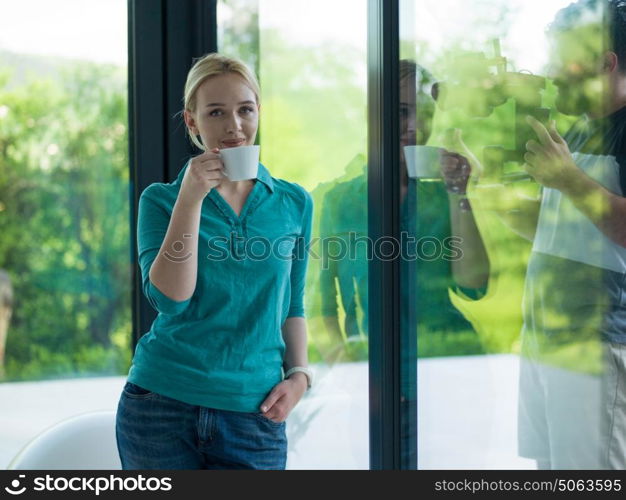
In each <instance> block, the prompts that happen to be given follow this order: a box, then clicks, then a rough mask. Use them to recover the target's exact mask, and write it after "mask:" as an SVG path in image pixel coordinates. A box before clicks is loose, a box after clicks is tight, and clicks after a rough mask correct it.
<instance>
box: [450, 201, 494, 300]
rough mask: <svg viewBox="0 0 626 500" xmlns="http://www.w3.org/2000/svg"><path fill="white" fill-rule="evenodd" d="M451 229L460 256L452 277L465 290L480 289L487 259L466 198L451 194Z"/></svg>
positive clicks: (483, 280) (487, 262)
mask: <svg viewBox="0 0 626 500" xmlns="http://www.w3.org/2000/svg"><path fill="white" fill-rule="evenodd" d="M449 205H450V229H451V232H452V236H456V237H458V238H459V239H460V249H461V251H462V252H463V256H462V257H461V258H460V259H456V260H453V261H452V263H451V266H452V276H453V277H454V281H455V282H456V283H457V285H459V286H462V287H464V288H481V287H484V286H486V285H487V281H488V280H489V257H488V256H487V251H486V249H485V245H484V243H483V239H482V237H481V236H480V232H479V231H478V227H477V226H476V221H475V220H474V215H473V213H472V210H471V206H470V205H469V202H468V201H467V198H464V197H463V196H459V195H455V194H450V195H449Z"/></svg>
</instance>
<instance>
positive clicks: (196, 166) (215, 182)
mask: <svg viewBox="0 0 626 500" xmlns="http://www.w3.org/2000/svg"><path fill="white" fill-rule="evenodd" d="M224 177H225V175H224V164H223V163H222V158H221V157H220V155H219V149H217V148H215V149H212V150H211V151H206V152H204V153H202V154H201V155H198V156H196V157H194V158H192V159H191V161H190V162H189V166H188V167H187V171H186V172H185V176H184V177H183V182H182V184H181V187H180V193H179V196H180V197H182V198H184V199H185V200H187V201H191V202H197V201H199V202H201V201H202V200H204V198H205V197H206V195H207V194H209V193H210V192H211V189H213V188H214V187H217V186H219V185H220V183H221V182H222V179H224Z"/></svg>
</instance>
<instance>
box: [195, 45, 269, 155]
mask: <svg viewBox="0 0 626 500" xmlns="http://www.w3.org/2000/svg"><path fill="white" fill-rule="evenodd" d="M228 73H234V74H236V75H239V76H240V77H241V78H243V79H244V80H245V82H246V84H247V85H248V86H249V87H250V89H251V90H252V92H254V97H255V98H256V102H257V104H259V102H260V99H259V96H260V94H261V91H260V88H259V82H258V81H257V79H256V76H254V72H252V71H251V70H250V68H248V66H246V65H245V64H244V63H243V62H242V61H240V60H239V59H235V58H234V57H227V56H224V55H222V54H218V53H217V52H213V53H211V54H207V55H205V56H203V57H201V58H200V59H198V60H196V62H195V63H194V65H193V66H192V67H191V69H190V70H189V73H188V74H187V81H186V82H185V96H184V98H183V102H184V110H185V111H189V112H190V113H195V112H196V91H197V90H198V87H200V85H202V83H203V82H204V81H205V80H206V79H207V78H211V77H213V76H219V75H224V74H228ZM187 133H188V134H189V138H190V139H191V142H193V143H194V144H195V145H196V146H198V147H199V148H200V149H201V150H203V151H205V150H206V148H205V147H204V145H203V144H202V142H201V141H200V139H199V138H198V137H196V136H194V135H193V134H192V133H191V131H190V130H189V128H188V127H187Z"/></svg>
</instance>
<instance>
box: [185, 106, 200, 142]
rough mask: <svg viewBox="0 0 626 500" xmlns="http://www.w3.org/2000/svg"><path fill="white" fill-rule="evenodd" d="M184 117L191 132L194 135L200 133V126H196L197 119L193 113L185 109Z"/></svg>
mask: <svg viewBox="0 0 626 500" xmlns="http://www.w3.org/2000/svg"><path fill="white" fill-rule="evenodd" d="M183 117H184V119H185V125H187V128H188V129H189V131H190V132H191V134H192V135H194V136H195V135H198V127H196V120H195V119H194V117H193V114H191V113H190V112H189V111H187V110H185V111H184V112H183Z"/></svg>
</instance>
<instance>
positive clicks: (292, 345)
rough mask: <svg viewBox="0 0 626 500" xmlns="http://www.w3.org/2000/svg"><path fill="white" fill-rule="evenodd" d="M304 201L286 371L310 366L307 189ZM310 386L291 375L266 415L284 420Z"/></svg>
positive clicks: (264, 407)
mask: <svg viewBox="0 0 626 500" xmlns="http://www.w3.org/2000/svg"><path fill="white" fill-rule="evenodd" d="M304 201H305V203H304V211H303V215H302V230H301V233H300V235H299V237H298V238H297V241H296V243H295V246H294V249H293V262H292V264H291V275H290V285H291V302H290V304H289V312H288V313H287V319H286V320H285V322H284V324H283V326H282V335H283V340H284V341H285V356H284V358H283V368H284V369H285V372H286V371H287V370H289V369H290V368H293V367H295V366H301V367H305V368H306V367H307V365H308V361H307V333H306V320H305V319H304V287H305V282H306V269H307V264H308V260H309V258H308V257H309V255H308V246H309V244H310V242H311V225H312V219H313V200H312V198H311V196H310V195H309V194H308V193H306V192H304ZM306 388H307V380H306V375H305V374H304V373H301V372H296V373H294V374H292V375H291V376H290V377H289V378H287V379H285V380H283V381H282V382H280V383H279V384H277V385H276V386H274V388H273V389H272V391H271V392H270V393H269V395H268V396H267V397H266V398H265V400H264V401H263V403H261V411H262V412H263V414H264V415H265V417H267V418H269V419H271V420H274V421H276V422H282V421H283V420H285V419H286V418H287V415H289V413H290V412H291V410H293V408H294V406H296V404H297V403H298V401H300V398H301V397H302V394H304V391H305V390H306Z"/></svg>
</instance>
